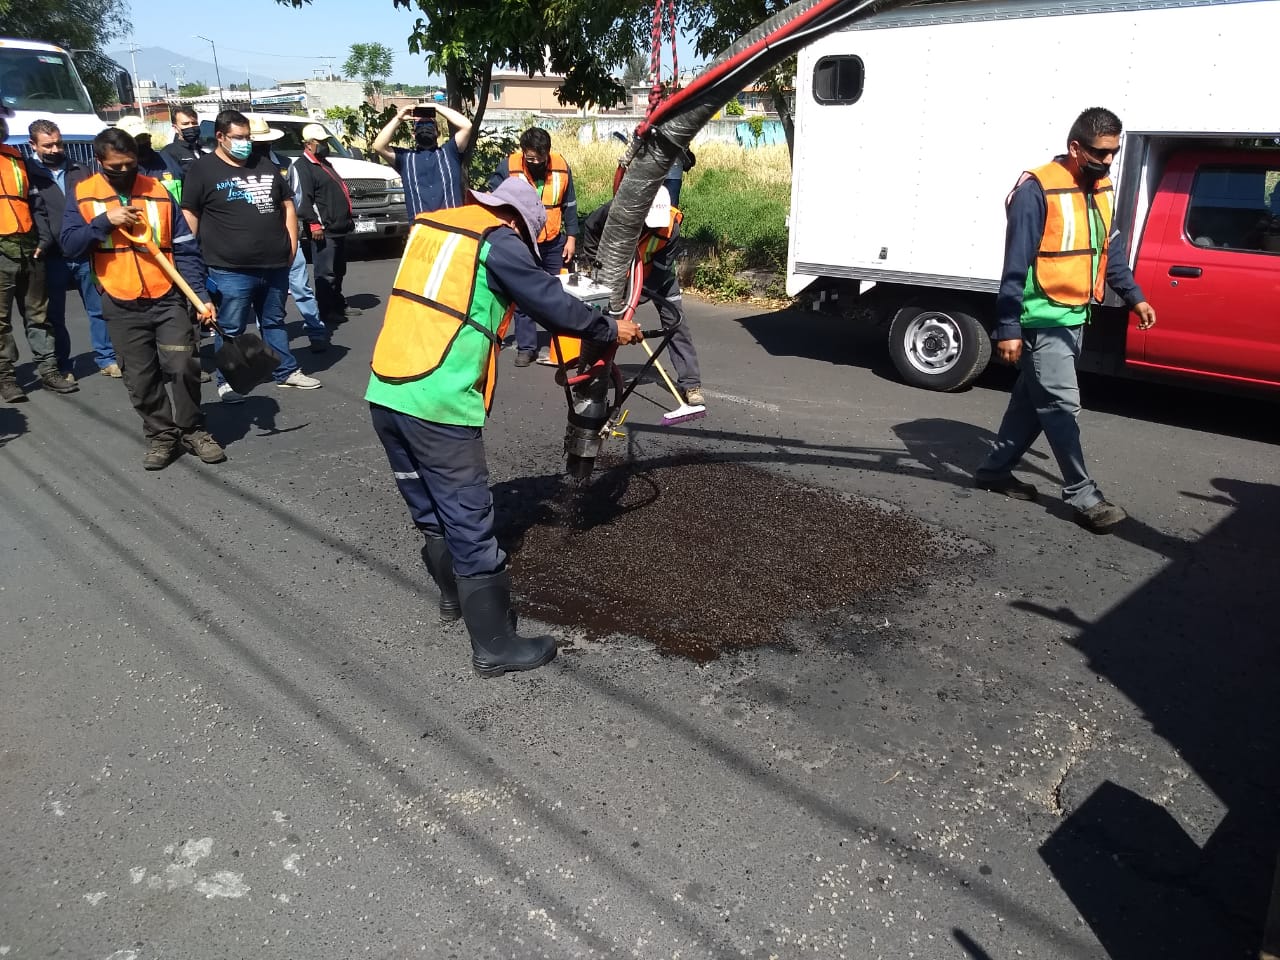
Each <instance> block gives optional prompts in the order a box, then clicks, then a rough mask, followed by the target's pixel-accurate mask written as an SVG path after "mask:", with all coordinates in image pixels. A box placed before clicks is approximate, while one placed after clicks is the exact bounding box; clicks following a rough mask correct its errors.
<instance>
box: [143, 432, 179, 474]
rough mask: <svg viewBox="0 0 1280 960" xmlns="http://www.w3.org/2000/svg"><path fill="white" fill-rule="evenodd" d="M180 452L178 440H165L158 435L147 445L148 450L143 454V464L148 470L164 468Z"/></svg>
mask: <svg viewBox="0 0 1280 960" xmlns="http://www.w3.org/2000/svg"><path fill="white" fill-rule="evenodd" d="M177 453H178V443H177V441H176V440H165V439H163V438H160V437H157V438H156V439H154V440H152V441H151V442H150V443H149V444H148V446H147V452H146V453H144V454H143V455H142V466H143V468H144V469H147V470H163V469H164V468H165V467H167V466H168V465H169V464H170V463H172V462H173V458H174V456H176V455H177Z"/></svg>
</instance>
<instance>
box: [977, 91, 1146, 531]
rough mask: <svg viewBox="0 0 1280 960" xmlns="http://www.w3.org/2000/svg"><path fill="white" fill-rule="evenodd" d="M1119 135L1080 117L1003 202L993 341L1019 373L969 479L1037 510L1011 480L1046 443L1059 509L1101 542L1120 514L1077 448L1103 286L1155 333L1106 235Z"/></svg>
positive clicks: (1105, 122) (1098, 116)
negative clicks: (1059, 150) (1092, 315)
mask: <svg viewBox="0 0 1280 960" xmlns="http://www.w3.org/2000/svg"><path fill="white" fill-rule="evenodd" d="M1122 129H1123V128H1122V126H1121V123H1120V118H1119V117H1117V116H1116V115H1115V114H1114V113H1112V112H1111V111H1110V110H1104V109H1103V108H1101V107H1093V108H1091V109H1089V110H1086V111H1085V112H1084V113H1082V114H1080V116H1079V117H1078V118H1077V119H1076V122H1075V124H1074V125H1073V126H1072V128H1071V134H1070V136H1069V138H1068V142H1067V153H1066V154H1064V155H1062V156H1058V157H1055V158H1054V159H1053V161H1052V162H1051V163H1047V164H1045V165H1044V166H1042V167H1038V168H1036V169H1035V170H1030V171H1028V172H1026V173H1024V174H1023V175H1022V178H1021V179H1020V180H1019V181H1018V184H1017V185H1016V186H1015V188H1014V190H1013V193H1012V194H1010V196H1009V200H1008V222H1009V226H1008V231H1007V234H1006V238H1005V260H1004V271H1003V274H1002V279H1001V283H1000V293H999V296H998V298H997V301H996V328H995V331H994V332H993V333H992V339H994V340H995V341H996V352H997V353H998V355H999V357H1000V359H1001V360H1003V361H1004V362H1006V363H1010V364H1015V365H1017V366H1018V367H1019V371H1020V372H1019V374H1018V382H1017V383H1016V384H1015V385H1014V387H1013V394H1012V396H1011V397H1010V398H1009V409H1008V410H1007V411H1006V413H1005V415H1004V420H1003V422H1002V423H1001V424H1000V433H999V435H998V436H997V437H996V441H995V446H994V447H993V448H992V450H991V453H990V455H989V456H988V457H987V459H986V460H985V461H984V462H983V464H982V466H980V467H979V468H978V470H977V472H976V474H975V475H974V485H975V486H977V487H980V488H981V489H984V490H993V491H996V492H999V493H1003V494H1005V495H1006V496H1009V497H1012V498H1014V499H1016V500H1034V499H1035V497H1036V488H1035V487H1034V486H1032V485H1031V484H1029V483H1024V482H1023V481H1020V480H1017V479H1015V478H1014V476H1013V473H1012V471H1013V469H1014V467H1016V466H1017V465H1018V463H1019V461H1021V459H1022V457H1023V455H1024V454H1025V453H1026V452H1027V450H1028V449H1030V447H1031V444H1032V443H1034V442H1035V440H1036V438H1037V437H1038V436H1040V434H1041V432H1043V433H1044V435H1045V438H1046V439H1047V440H1048V441H1049V446H1050V448H1051V449H1052V450H1053V454H1054V457H1055V458H1056V459H1057V461H1058V468H1059V469H1060V470H1061V471H1062V481H1063V487H1062V498H1063V499H1064V500H1065V501H1066V502H1067V503H1068V504H1070V505H1071V507H1072V508H1074V510H1075V520H1076V522H1077V523H1079V524H1080V525H1081V526H1083V527H1085V528H1086V529H1088V530H1091V531H1092V532H1094V533H1110V532H1111V530H1112V528H1114V527H1115V525H1116V524H1117V523H1119V522H1120V521H1121V520H1123V519H1124V518H1125V516H1126V514H1125V512H1124V510H1122V509H1121V508H1120V507H1117V506H1116V505H1114V504H1112V503H1109V502H1107V500H1106V499H1105V498H1104V497H1103V495H1102V492H1101V491H1100V490H1099V489H1098V485H1097V484H1096V483H1095V482H1094V480H1093V478H1092V477H1090V476H1089V469H1088V467H1087V466H1086V464H1085V460H1084V451H1083V450H1082V448H1081V446H1080V425H1079V423H1078V422H1077V418H1078V416H1079V414H1080V387H1079V385H1078V383H1077V378H1076V361H1077V360H1078V359H1079V357H1080V340H1081V334H1082V332H1083V330H1084V324H1085V323H1086V322H1087V321H1088V319H1089V309H1090V306H1091V305H1092V304H1095V303H1101V302H1102V299H1103V297H1104V296H1105V294H1106V289H1107V286H1108V285H1110V286H1111V288H1112V289H1113V290H1114V291H1115V292H1116V293H1117V294H1119V295H1120V296H1121V297H1122V298H1123V299H1124V301H1125V303H1127V304H1128V305H1129V306H1130V307H1131V308H1132V310H1133V312H1134V313H1135V314H1137V317H1138V329H1140V330H1147V329H1149V328H1150V327H1152V326H1153V325H1154V324H1155V322H1156V312H1155V310H1153V309H1152V307H1151V305H1150V304H1149V303H1147V302H1146V298H1145V297H1144V296H1143V294H1142V291H1141V290H1140V289H1139V288H1138V284H1137V282H1136V281H1135V280H1134V279H1133V272H1132V271H1131V270H1130V269H1129V264H1128V262H1127V261H1126V253H1127V251H1128V245H1127V244H1126V243H1125V241H1124V238H1122V237H1121V236H1120V235H1119V233H1118V231H1116V230H1115V229H1114V227H1113V224H1112V208H1113V199H1114V197H1113V193H1114V191H1113V188H1112V183H1111V179H1110V177H1109V173H1110V167H1111V162H1112V160H1114V159H1115V155H1116V153H1117V151H1119V149H1120V134H1121V132H1122Z"/></svg>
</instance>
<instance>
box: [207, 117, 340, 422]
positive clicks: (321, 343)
mask: <svg viewBox="0 0 1280 960" xmlns="http://www.w3.org/2000/svg"><path fill="white" fill-rule="evenodd" d="M283 136H284V131H283V130H278V129H276V128H275V127H272V126H269V125H268V124H267V121H266V120H264V119H263V118H262V117H250V118H249V139H250V140H252V141H253V152H254V156H263V157H266V158H267V159H268V160H270V161H271V163H272V164H274V165H275V167H276V169H277V170H279V171H280V176H282V177H284V180H285V183H287V184H288V185H289V192H290V194H291V195H292V196H293V208H294V210H301V209H302V183H301V181H300V180H299V179H298V169H297V167H296V166H295V165H294V164H293V163H292V162H291V161H290V160H289V158H288V157H285V156H282V155H281V154H278V153H276V152H275V150H274V149H273V148H272V147H271V146H270V145H271V144H272V143H275V142H276V141H277V140H279V139H280V138H281V137H283ZM302 230H303V228H302V225H301V222H299V225H298V239H299V241H301V240H302ZM289 294H290V296H292V297H293V305H294V306H295V307H297V308H298V314H299V315H300V316H301V317H302V327H303V329H304V330H306V332H307V339H308V340H310V341H311V352H312V353H324V352H325V351H326V350H328V349H329V328H328V327H326V326H325V323H324V321H323V320H321V319H320V306H319V304H318V303H317V301H316V294H315V290H313V289H312V287H311V279H310V278H309V277H308V276H307V256H306V254H305V253H303V251H302V243H301V242H299V243H298V249H297V250H296V251H295V252H294V255H293V262H292V263H291V264H289ZM226 396H239V394H237V393H235V392H234V391H232V392H229V393H228V394H227V395H226ZM226 396H224V397H223V399H224V400H226ZM227 402H230V403H234V402H235V401H234V400H231V401H227Z"/></svg>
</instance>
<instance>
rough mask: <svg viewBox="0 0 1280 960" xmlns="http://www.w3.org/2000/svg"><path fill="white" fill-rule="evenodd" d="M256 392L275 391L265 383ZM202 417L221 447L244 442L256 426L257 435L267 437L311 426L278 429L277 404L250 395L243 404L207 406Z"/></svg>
mask: <svg viewBox="0 0 1280 960" xmlns="http://www.w3.org/2000/svg"><path fill="white" fill-rule="evenodd" d="M258 389H259V390H274V389H275V387H274V386H273V385H271V384H269V383H268V384H264V385H263V386H261V387H259V388H258ZM204 406H205V416H206V418H207V419H208V427H209V432H210V433H212V434H213V436H214V438H215V439H216V440H217V441H218V442H219V443H220V444H222V445H223V446H224V447H226V446H229V445H231V444H233V443H235V442H236V441H238V440H243V439H244V438H245V437H246V436H248V435H249V431H250V429H252V428H253V427H257V428H258V429H259V430H260V431H262V432H261V433H259V434H258V436H261V437H269V436H273V435H275V434H277V433H293V431H295V430H302V429H304V428H305V427H307V426H310V424H306V423H300V424H298V425H297V426H294V427H285V428H284V429H281V428H279V427H277V426H276V416H277V415H278V414H279V413H280V404H279V402H278V401H277V400H276V398H275V397H272V396H266V395H260V394H254V393H251V394H249V395H248V396H247V397H245V399H244V403H220V402H215V403H206V404H205V405H204Z"/></svg>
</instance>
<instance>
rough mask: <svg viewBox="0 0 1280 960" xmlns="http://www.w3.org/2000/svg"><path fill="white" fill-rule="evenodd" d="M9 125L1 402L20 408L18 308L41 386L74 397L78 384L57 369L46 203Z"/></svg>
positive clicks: (3, 161) (0, 287)
mask: <svg viewBox="0 0 1280 960" xmlns="http://www.w3.org/2000/svg"><path fill="white" fill-rule="evenodd" d="M8 139H9V122H8V120H7V119H5V118H4V117H3V116H0V400H3V401H4V402H5V403H20V402H22V401H23V400H26V399H27V392H26V391H25V390H23V389H22V387H21V386H20V385H19V384H18V376H17V369H16V368H17V364H18V345H17V343H16V342H15V341H14V339H13V324H12V318H13V309H14V307H15V306H16V307H18V308H19V309H20V310H21V312H22V322H23V325H24V326H25V328H26V331H27V345H28V346H30V347H31V356H32V358H33V359H34V360H35V362H36V370H37V371H38V372H39V374H40V382H41V383H42V384H43V385H44V387H45V388H46V389H48V390H51V391H53V392H54V393H75V391H76V390H77V389H78V388H77V387H76V385H75V384H74V383H71V382H70V381H68V380H66V379H65V378H64V377H63V375H62V373H61V371H59V370H58V358H57V356H56V355H55V345H54V340H53V325H52V324H51V323H50V322H49V314H48V309H49V297H48V294H47V292H46V291H45V282H46V281H45V269H44V266H45V265H44V261H43V260H42V259H41V257H40V250H39V248H40V247H41V246H42V245H43V244H44V243H46V242H47V241H48V239H49V238H48V237H47V236H46V235H45V231H47V230H48V222H49V220H48V217H47V216H46V215H45V213H44V202H43V201H42V200H41V198H40V193H39V191H38V190H37V189H36V185H35V183H34V182H33V181H32V179H31V175H30V173H29V172H28V170H27V165H26V163H25V162H24V161H23V159H22V154H20V153H19V152H18V151H17V150H16V149H14V148H13V147H11V146H9V145H8V142H7V141H8Z"/></svg>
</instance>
